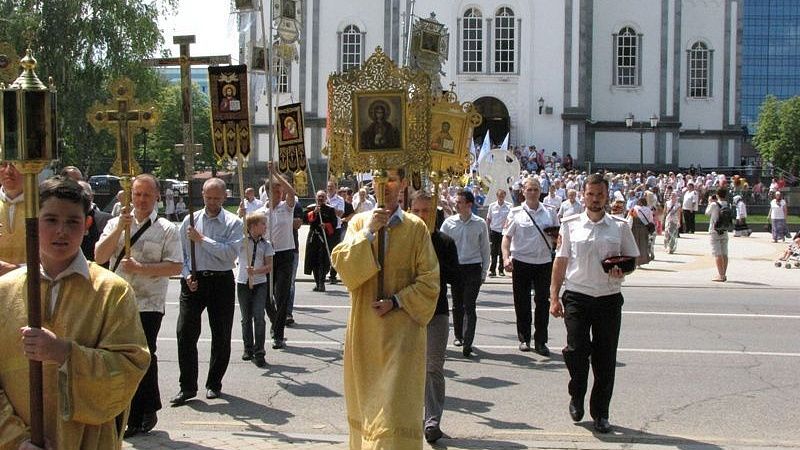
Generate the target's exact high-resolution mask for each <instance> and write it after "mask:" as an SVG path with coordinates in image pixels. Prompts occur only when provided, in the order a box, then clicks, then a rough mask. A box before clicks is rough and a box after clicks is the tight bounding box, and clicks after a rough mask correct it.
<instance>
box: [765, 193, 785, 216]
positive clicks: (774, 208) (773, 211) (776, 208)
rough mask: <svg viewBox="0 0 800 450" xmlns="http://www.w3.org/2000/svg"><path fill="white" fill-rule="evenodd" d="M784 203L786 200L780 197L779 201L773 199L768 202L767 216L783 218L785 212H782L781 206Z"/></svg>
mask: <svg viewBox="0 0 800 450" xmlns="http://www.w3.org/2000/svg"><path fill="white" fill-rule="evenodd" d="M784 205H786V200H784V199H781V201H780V202H778V201H777V200H775V199H774V198H773V199H772V201H770V202H769V218H770V219H785V218H786V214H784V212H783V207H784Z"/></svg>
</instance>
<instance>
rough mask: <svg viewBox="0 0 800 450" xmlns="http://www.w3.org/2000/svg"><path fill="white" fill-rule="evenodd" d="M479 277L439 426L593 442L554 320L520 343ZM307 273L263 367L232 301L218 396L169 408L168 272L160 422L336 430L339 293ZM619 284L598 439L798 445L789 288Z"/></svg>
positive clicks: (173, 428)
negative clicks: (580, 417)
mask: <svg viewBox="0 0 800 450" xmlns="http://www.w3.org/2000/svg"><path fill="white" fill-rule="evenodd" d="M776 273H777V272H776ZM490 281H491V283H489V284H486V285H484V286H483V288H482V290H481V294H480V297H479V302H478V309H479V310H478V316H479V321H478V326H477V335H476V338H475V348H476V353H477V355H476V356H474V357H473V358H472V359H469V360H468V359H465V358H463V357H462V356H461V353H460V349H459V348H456V347H452V346H450V347H449V348H448V360H447V362H446V364H445V368H446V371H447V401H446V411H445V416H444V419H443V423H442V428H443V430H444V431H445V433H446V434H447V435H450V436H453V437H458V438H461V439H475V440H477V441H479V442H481V445H480V446H481V448H493V447H499V446H501V445H505V444H507V443H508V442H509V441H512V440H513V441H518V440H537V441H539V440H545V441H547V440H552V441H557V440H558V441H571V442H578V443H579V442H581V441H585V442H587V443H588V442H595V443H596V442H597V439H598V437H597V436H595V435H593V434H592V432H591V423H590V422H589V421H584V422H582V423H579V424H573V423H572V421H571V420H570V418H569V416H568V414H567V403H568V401H569V396H568V394H567V387H566V385H567V380H568V374H567V371H566V368H565V366H564V363H563V360H562V358H561V354H560V348H561V347H562V346H563V345H564V342H565V331H564V326H563V323H561V322H560V321H559V320H555V319H551V323H550V336H551V337H550V343H549V346H550V348H551V350H553V353H552V356H551V357H550V358H544V357H541V356H539V355H536V354H534V353H521V352H519V351H518V350H517V341H516V329H515V320H514V312H513V307H512V301H511V284H510V280H509V279H502V280H499V279H498V280H490ZM312 286H313V284H312V283H309V282H298V284H297V300H296V306H295V313H294V317H295V320H296V321H297V324H296V325H295V326H294V327H292V328H290V329H288V330H287V332H286V336H287V338H288V345H287V347H286V349H284V350H272V349H271V348H270V349H268V350H267V362H268V364H269V366H268V367H267V368H266V369H259V368H257V367H255V365H253V364H252V363H249V362H244V361H241V360H240V359H239V356H240V355H241V351H242V343H241V338H240V336H241V330H240V327H239V322H238V321H239V314H238V306H237V314H236V319H235V322H234V327H233V334H234V341H233V354H232V358H231V365H230V367H229V369H228V373H227V375H226V377H225V380H224V386H223V396H222V398H220V399H217V400H206V399H205V398H204V396H203V393H202V392H201V393H200V396H199V397H198V399H197V400H193V401H191V402H189V403H188V404H187V405H185V406H182V407H179V408H171V407H169V406H168V403H167V399H168V398H169V397H170V396H171V395H173V394H174V393H176V392H177V391H178V382H177V379H178V364H177V350H176V339H175V323H176V321H177V312H178V306H177V298H178V289H179V284H178V282H177V281H174V280H173V281H171V282H170V288H169V294H168V297H167V298H168V305H167V315H166V317H165V319H164V322H163V326H162V330H161V334H160V339H159V350H158V354H159V361H160V365H159V367H160V380H161V389H162V399H163V401H164V404H165V408H164V409H163V410H162V411H161V413H160V415H159V417H160V422H159V425H158V429H160V430H168V431H169V432H189V433H190V432H192V431H196V432H209V431H213V430H220V431H226V432H232V431H236V432H239V433H244V434H247V433H248V432H252V433H267V434H272V435H276V436H279V435H288V434H292V435H298V434H300V435H302V434H308V435H338V436H346V434H347V425H346V419H345V414H344V397H343V386H342V370H341V367H342V346H341V343H342V339H343V336H344V329H345V326H346V321H347V315H348V313H349V298H348V295H347V293H346V291H345V290H344V288H343V287H342V286H341V285H338V286H332V287H329V290H328V292H327V293H316V292H312V291H311V288H312ZM623 294H624V295H625V306H624V316H623V324H622V335H621V343H620V352H619V362H618V370H617V381H616V389H615V393H614V399H613V401H612V405H611V422H612V424H613V425H614V426H615V427H616V430H617V431H618V433H617V434H615V435H614V436H609V437H603V438H602V439H604V440H607V441H608V442H609V443H620V442H632V443H633V442H635V443H643V444H645V445H646V444H668V445H669V446H671V447H673V448H692V447H695V446H697V447H702V448H717V446H719V447H726V448H727V447H729V446H736V447H740V448H752V447H762V446H766V447H772V446H780V447H789V448H797V447H800V435H798V431H797V430H798V428H800V412H798V408H797V405H798V404H800V389H798V388H799V387H800V381H798V380H800V377H798V373H800V333H798V330H800V302H798V296H797V291H796V290H795V289H780V288H778V289H774V288H771V289H762V288H757V287H752V286H747V285H742V286H741V287H737V286H726V288H725V289H715V288H714V286H684V287H676V286H672V287H670V286H669V285H666V284H662V285H658V286H646V287H645V286H634V287H626V288H624V289H623ZM451 340H452V334H451ZM199 348H200V361H201V367H200V374H201V376H200V380H199V385H200V386H201V387H202V386H203V383H204V381H205V371H206V370H207V362H208V356H209V349H210V334H209V329H208V326H207V324H205V323H204V329H203V335H202V337H201V342H200V344H199ZM587 408H588V406H587ZM587 411H588V409H587ZM443 442H446V441H443ZM484 444H485V447H483V445H484ZM578 447H580V444H578ZM476 448H477V447H476ZM509 448H514V447H509Z"/></svg>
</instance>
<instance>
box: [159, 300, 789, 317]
mask: <svg viewBox="0 0 800 450" xmlns="http://www.w3.org/2000/svg"><path fill="white" fill-rule="evenodd" d="M167 305H171V306H175V305H178V303H177V302H167ZM294 308H295V309H331V310H334V309H350V305H294ZM475 310H476V311H483V312H514V308H485V307H484V308H475ZM622 314H630V315H641V316H686V317H731V318H737V319H794V320H798V319H800V315H796V314H741V313H706V312H682V311H625V310H623V311H622Z"/></svg>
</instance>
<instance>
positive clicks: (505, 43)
mask: <svg viewBox="0 0 800 450" xmlns="http://www.w3.org/2000/svg"><path fill="white" fill-rule="evenodd" d="M516 40H517V29H516V26H515V24H514V11H512V10H511V8H506V7H503V8H500V9H498V10H497V14H496V15H495V17H494V71H495V73H513V72H516V68H515V66H516V65H515V62H516Z"/></svg>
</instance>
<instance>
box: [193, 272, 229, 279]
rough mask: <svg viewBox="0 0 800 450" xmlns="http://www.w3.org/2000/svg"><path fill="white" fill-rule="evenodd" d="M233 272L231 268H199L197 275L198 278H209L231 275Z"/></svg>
mask: <svg viewBox="0 0 800 450" xmlns="http://www.w3.org/2000/svg"><path fill="white" fill-rule="evenodd" d="M231 274H233V272H232V271H231V270H198V271H197V277H198V278H209V277H223V276H225V275H231Z"/></svg>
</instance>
